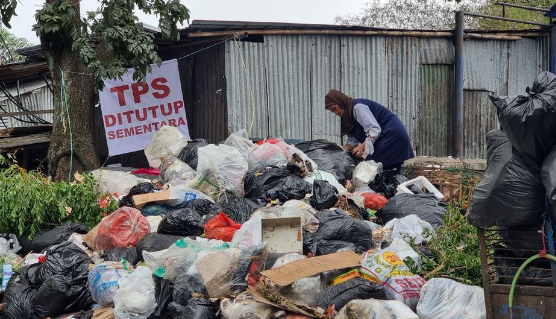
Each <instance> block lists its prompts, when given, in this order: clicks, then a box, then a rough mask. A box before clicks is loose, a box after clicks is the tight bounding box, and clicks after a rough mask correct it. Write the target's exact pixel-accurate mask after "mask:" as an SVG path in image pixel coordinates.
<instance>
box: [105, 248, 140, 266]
mask: <svg viewBox="0 0 556 319" xmlns="http://www.w3.org/2000/svg"><path fill="white" fill-rule="evenodd" d="M102 259H104V260H105V261H122V259H125V260H127V261H128V262H129V263H130V264H132V265H135V264H137V263H138V262H139V258H138V257H137V248H136V247H116V248H114V249H110V250H109V251H106V252H105V253H104V255H103V256H102Z"/></svg>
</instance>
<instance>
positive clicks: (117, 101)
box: [99, 60, 189, 155]
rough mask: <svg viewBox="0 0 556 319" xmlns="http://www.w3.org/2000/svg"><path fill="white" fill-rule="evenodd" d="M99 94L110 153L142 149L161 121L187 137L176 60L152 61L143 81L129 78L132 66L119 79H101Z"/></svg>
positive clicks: (162, 124) (187, 131)
mask: <svg viewBox="0 0 556 319" xmlns="http://www.w3.org/2000/svg"><path fill="white" fill-rule="evenodd" d="M99 95H100V105H101V108H102V118H103V122H104V130H105V131H106V142H107V143H108V152H109V154H110V155H119V154H124V153H129V152H135V151H139V150H142V149H144V148H145V146H147V144H149V142H150V141H151V139H152V137H153V135H154V133H155V132H156V131H158V130H159V129H160V128H161V127H162V126H164V125H171V126H174V127H176V128H177V129H178V130H179V131H180V132H181V134H182V135H183V136H184V137H185V138H186V139H189V130H188V128H187V119H186V117H185V107H184V103H183V94H182V91H181V82H180V74H179V71H178V61H177V60H169V61H164V62H162V64H161V65H160V67H159V66H157V65H156V64H155V65H152V72H151V73H148V74H147V76H146V78H145V82H134V81H133V69H129V70H128V71H127V72H126V73H125V74H124V75H123V76H122V80H104V89H103V90H102V91H101V92H100V94H99Z"/></svg>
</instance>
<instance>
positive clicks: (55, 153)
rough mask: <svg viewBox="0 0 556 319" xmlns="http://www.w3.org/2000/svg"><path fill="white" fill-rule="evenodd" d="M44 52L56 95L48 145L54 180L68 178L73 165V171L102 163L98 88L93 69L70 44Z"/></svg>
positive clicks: (88, 168) (49, 164) (90, 168)
mask: <svg viewBox="0 0 556 319" xmlns="http://www.w3.org/2000/svg"><path fill="white" fill-rule="evenodd" d="M44 52H45V56H46V58H47V61H48V64H49V69H50V74H51V77H52V90H53V95H54V97H53V98H54V101H53V102H54V121H53V126H52V138H51V141H50V147H49V149H48V172H49V174H50V176H52V177H53V178H54V180H63V179H67V178H68V174H70V169H71V174H73V173H74V172H75V171H80V172H83V171H86V170H92V169H95V168H98V167H99V166H100V162H99V158H98V155H97V152H96V150H95V145H94V136H95V135H94V107H95V106H94V105H95V97H96V91H95V88H94V80H93V76H91V75H90V71H89V70H88V69H86V68H85V66H84V65H83V64H82V63H81V61H80V60H79V59H78V58H77V57H75V56H74V55H73V54H72V53H71V51H70V50H69V48H68V49H64V51H62V52H58V51H56V52H53V51H51V50H48V49H46V50H44ZM62 71H63V74H64V82H65V83H64V84H65V85H64V87H65V91H66V94H64V95H62V94H61V91H60V90H61V88H62ZM66 101H67V109H66V106H65V102H66ZM62 102H64V103H62ZM68 110H69V112H68ZM68 115H69V116H68ZM70 122H71V125H70ZM70 136H71V138H70ZM72 154H73V160H72Z"/></svg>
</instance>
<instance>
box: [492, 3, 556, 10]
mask: <svg viewBox="0 0 556 319" xmlns="http://www.w3.org/2000/svg"><path fill="white" fill-rule="evenodd" d="M496 4H497V5H499V6H502V7H505V6H508V7H513V8H520V9H527V10H531V11H538V12H551V11H550V10H547V9H541V8H535V7H528V6H522V5H519V4H513V3H506V2H496Z"/></svg>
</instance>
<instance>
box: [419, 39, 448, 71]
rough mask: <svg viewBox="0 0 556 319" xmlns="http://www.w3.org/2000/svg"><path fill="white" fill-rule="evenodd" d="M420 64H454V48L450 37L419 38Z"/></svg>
mask: <svg viewBox="0 0 556 319" xmlns="http://www.w3.org/2000/svg"><path fill="white" fill-rule="evenodd" d="M419 48H420V56H419V62H420V63H421V64H450V65H453V64H454V57H455V53H454V52H455V50H454V44H453V43H452V40H451V39H443V38H437V39H430V38H420V41H419Z"/></svg>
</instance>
